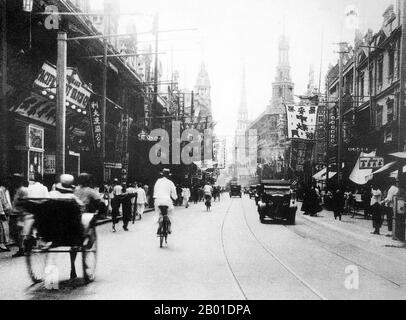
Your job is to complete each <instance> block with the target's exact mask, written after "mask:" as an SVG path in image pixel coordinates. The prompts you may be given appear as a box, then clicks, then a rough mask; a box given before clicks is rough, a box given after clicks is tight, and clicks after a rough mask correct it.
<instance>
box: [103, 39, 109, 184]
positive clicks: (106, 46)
mask: <svg viewBox="0 0 406 320" xmlns="http://www.w3.org/2000/svg"><path fill="white" fill-rule="evenodd" d="M103 46H104V54H103V73H102V101H101V115H102V148H101V149H102V150H101V152H102V154H101V168H102V170H103V173H102V177H103V182H106V180H107V179H106V170H105V168H104V165H105V163H106V120H107V119H106V109H107V49H108V45H107V39H104V40H103Z"/></svg>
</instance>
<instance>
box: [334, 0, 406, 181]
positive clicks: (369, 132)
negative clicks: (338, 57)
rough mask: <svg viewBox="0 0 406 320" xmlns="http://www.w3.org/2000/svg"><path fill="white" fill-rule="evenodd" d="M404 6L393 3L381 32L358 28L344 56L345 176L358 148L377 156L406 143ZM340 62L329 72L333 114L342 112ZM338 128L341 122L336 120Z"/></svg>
mask: <svg viewBox="0 0 406 320" xmlns="http://www.w3.org/2000/svg"><path fill="white" fill-rule="evenodd" d="M400 12H401V10H400V7H398V8H395V7H394V6H393V5H391V6H389V7H388V8H387V9H386V10H385V12H384V14H383V24H382V27H381V29H380V30H379V31H378V32H377V33H375V34H374V33H373V32H372V31H371V30H369V31H368V32H367V33H366V34H365V36H362V34H360V32H357V33H356V37H355V43H354V48H352V47H349V46H348V47H347V48H346V49H347V50H346V51H347V52H348V53H346V54H345V55H344V59H343V60H344V61H343V65H344V67H343V80H344V81H343V102H342V128H341V130H342V131H341V132H342V149H341V151H342V160H343V162H344V170H343V171H344V172H343V174H344V179H345V178H346V177H348V175H349V173H350V172H351V171H352V168H353V167H354V165H355V163H356V161H357V158H358V156H359V154H360V152H371V151H376V154H377V156H382V157H385V158H386V157H387V155H388V154H389V153H392V152H396V151H399V150H400V149H403V148H404V140H403V139H404V138H403V137H402V130H401V129H402V128H400V127H399V121H398V120H399V110H400V108H404V106H402V104H401V103H400V100H399V94H400V76H401V68H400V57H401V54H400V52H401V46H400V44H401V34H402V26H401V18H400V17H401V15H400ZM338 71H339V67H338V64H337V65H335V66H333V67H331V68H330V70H329V72H328V75H327V88H328V97H329V108H328V109H329V117H330V120H331V119H332V117H333V118H334V117H335V116H338V103H339V101H338V96H339V91H338V88H339V74H338ZM335 127H336V128H337V130H338V124H337V125H336V126H335ZM337 133H338V131H335V130H330V132H329V133H328V136H329V139H328V142H329V162H330V164H333V167H334V165H335V164H336V160H337V159H336V158H337V156H336V155H337V142H338V141H337V139H336V138H337Z"/></svg>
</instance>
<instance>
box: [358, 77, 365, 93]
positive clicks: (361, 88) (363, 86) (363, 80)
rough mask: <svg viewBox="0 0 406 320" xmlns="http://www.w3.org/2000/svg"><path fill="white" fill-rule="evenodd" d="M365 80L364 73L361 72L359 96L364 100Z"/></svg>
mask: <svg viewBox="0 0 406 320" xmlns="http://www.w3.org/2000/svg"><path fill="white" fill-rule="evenodd" d="M364 90H365V78H364V73H363V72H361V73H360V75H359V96H360V98H361V99H364V93H365V91H364Z"/></svg>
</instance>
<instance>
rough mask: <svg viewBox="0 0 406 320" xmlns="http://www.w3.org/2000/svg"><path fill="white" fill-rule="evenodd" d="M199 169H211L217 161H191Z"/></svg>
mask: <svg viewBox="0 0 406 320" xmlns="http://www.w3.org/2000/svg"><path fill="white" fill-rule="evenodd" d="M193 163H194V164H195V165H196V166H197V167H198V168H199V169H200V170H203V171H206V170H207V169H213V168H214V167H215V165H216V164H217V162H214V161H213V160H205V161H194V162H193Z"/></svg>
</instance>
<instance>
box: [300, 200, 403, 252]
mask: <svg viewBox="0 0 406 320" xmlns="http://www.w3.org/2000/svg"><path fill="white" fill-rule="evenodd" d="M300 208H301V203H300V204H299V208H298V211H297V214H298V215H301V217H303V218H304V219H306V220H307V221H309V222H311V223H316V224H318V225H322V226H323V227H326V228H329V229H331V230H334V231H337V232H339V233H344V234H346V235H348V236H349V237H351V238H355V239H357V240H361V241H364V242H367V243H371V244H375V245H379V246H384V247H405V248H406V242H405V241H396V240H393V239H392V232H389V231H388V227H387V222H386V219H385V221H384V223H383V225H382V228H381V230H380V233H381V234H380V235H375V234H371V232H372V231H373V227H372V220H370V219H368V220H365V219H364V216H363V215H362V216H361V215H360V214H356V215H355V216H354V218H352V215H343V216H342V220H341V221H340V220H338V219H337V220H335V219H334V213H333V212H332V211H327V210H323V211H322V212H319V213H318V214H317V216H316V217H311V216H305V215H303V212H302V211H301V210H300Z"/></svg>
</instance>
